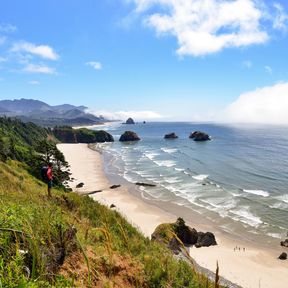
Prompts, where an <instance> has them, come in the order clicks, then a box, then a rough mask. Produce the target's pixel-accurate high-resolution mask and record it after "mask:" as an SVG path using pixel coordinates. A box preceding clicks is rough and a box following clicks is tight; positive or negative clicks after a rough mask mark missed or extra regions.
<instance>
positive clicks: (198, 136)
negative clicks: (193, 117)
mask: <svg viewBox="0 0 288 288" xmlns="http://www.w3.org/2000/svg"><path fill="white" fill-rule="evenodd" d="M189 138H190V139H193V140H194V141H208V140H211V138H210V136H209V135H208V134H206V133H204V132H201V131H194V132H192V133H191V134H190V136H189Z"/></svg>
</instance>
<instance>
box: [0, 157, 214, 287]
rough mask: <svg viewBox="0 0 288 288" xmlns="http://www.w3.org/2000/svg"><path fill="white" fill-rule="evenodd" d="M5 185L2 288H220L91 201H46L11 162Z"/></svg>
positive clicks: (0, 215)
mask: <svg viewBox="0 0 288 288" xmlns="http://www.w3.org/2000/svg"><path fill="white" fill-rule="evenodd" d="M0 178H1V182H0V195H1V198H0V287H128V288H129V287H144V288H145V287H157V288H158V287H179V288H180V287H199V288H202V287H203V288H212V287H219V286H216V285H218V283H217V282H216V283H217V284H214V283H212V282H210V281H209V280H208V279H207V278H206V277H205V276H203V275H199V274H197V273H196V272H195V271H194V269H193V267H191V266H190V265H189V264H187V263H186V262H185V261H176V260H175V259H174V257H173V255H172V254H171V252H170V251H169V250H167V249H166V248H165V247H164V246H161V245H160V244H157V243H153V242H151V241H150V240H149V239H148V238H145V237H144V236H143V235H142V234H141V233H139V232H138V230H137V229H136V228H135V227H133V226H131V225H130V224H129V223H127V221H126V220H125V219H124V218H123V217H121V215H120V214H119V213H118V212H116V211H112V210H110V209H108V208H107V207H105V206H103V205H100V204H99V203H97V202H94V201H93V200H92V199H91V198H89V197H88V196H85V197H80V196H79V195H76V194H74V193H69V194H67V193H64V192H61V191H58V190H56V189H53V190H52V194H53V197H52V198H51V199H49V198H48V197H47V196H46V193H47V191H46V186H45V185H44V184H43V183H42V182H41V181H38V180H36V179H35V178H33V177H32V176H30V175H29V174H28V173H27V172H26V171H25V166H23V165H22V164H20V163H18V162H14V161H10V162H8V163H7V164H4V163H2V162H0ZM1 229H2V230H1Z"/></svg>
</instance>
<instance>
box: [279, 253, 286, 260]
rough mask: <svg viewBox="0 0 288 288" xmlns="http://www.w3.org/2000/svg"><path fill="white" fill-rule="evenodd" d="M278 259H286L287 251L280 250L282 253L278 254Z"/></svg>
mask: <svg viewBox="0 0 288 288" xmlns="http://www.w3.org/2000/svg"><path fill="white" fill-rule="evenodd" d="M278 259H280V260H286V259H287V253H286V252H282V253H281V254H280V256H279V257H278Z"/></svg>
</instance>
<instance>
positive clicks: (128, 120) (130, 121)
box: [125, 118, 135, 124]
mask: <svg viewBox="0 0 288 288" xmlns="http://www.w3.org/2000/svg"><path fill="white" fill-rule="evenodd" d="M125 124H135V122H134V120H133V119H132V118H128V119H127V120H126V122H125Z"/></svg>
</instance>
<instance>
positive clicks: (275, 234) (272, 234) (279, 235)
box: [267, 233, 282, 239]
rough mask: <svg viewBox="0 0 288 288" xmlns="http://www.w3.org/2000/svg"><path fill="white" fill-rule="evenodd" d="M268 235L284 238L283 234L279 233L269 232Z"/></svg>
mask: <svg viewBox="0 0 288 288" xmlns="http://www.w3.org/2000/svg"><path fill="white" fill-rule="evenodd" d="M267 235H268V236H270V237H273V238H276V239H282V235H281V234H279V233H267Z"/></svg>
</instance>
